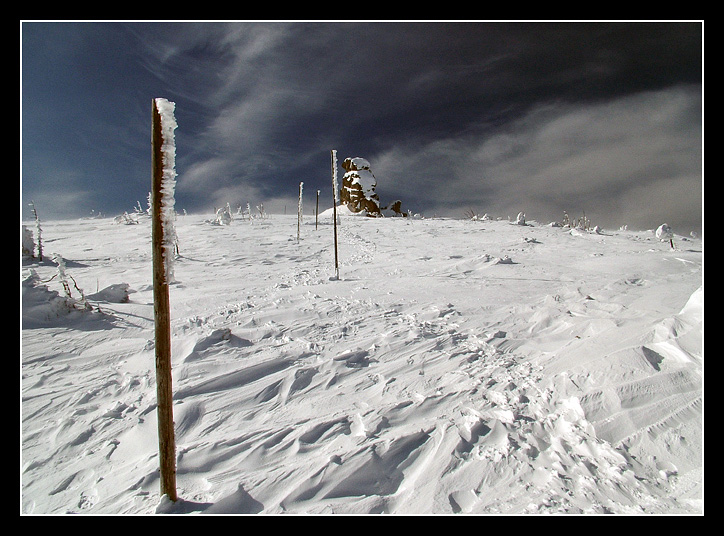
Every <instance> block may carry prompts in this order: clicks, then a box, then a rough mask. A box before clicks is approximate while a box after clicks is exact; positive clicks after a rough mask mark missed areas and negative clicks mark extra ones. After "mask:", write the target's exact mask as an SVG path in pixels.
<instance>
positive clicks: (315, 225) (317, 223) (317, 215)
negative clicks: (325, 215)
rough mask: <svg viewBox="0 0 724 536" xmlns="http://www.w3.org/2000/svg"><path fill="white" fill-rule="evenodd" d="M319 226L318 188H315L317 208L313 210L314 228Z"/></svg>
mask: <svg viewBox="0 0 724 536" xmlns="http://www.w3.org/2000/svg"><path fill="white" fill-rule="evenodd" d="M318 226H319V190H317V208H316V209H315V211H314V230H315V231H316V230H317V227H318Z"/></svg>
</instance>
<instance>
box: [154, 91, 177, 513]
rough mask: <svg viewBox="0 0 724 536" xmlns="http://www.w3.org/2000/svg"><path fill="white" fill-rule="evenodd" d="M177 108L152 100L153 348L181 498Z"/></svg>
mask: <svg viewBox="0 0 724 536" xmlns="http://www.w3.org/2000/svg"><path fill="white" fill-rule="evenodd" d="M174 108H175V104H174V103H172V102H169V101H167V100H165V99H154V101H153V121H152V125H153V126H152V130H151V146H152V147H151V149H152V150H151V163H152V168H153V177H152V184H151V186H152V187H151V191H152V197H151V200H152V202H153V204H152V212H151V219H152V231H151V245H152V248H153V313H154V324H155V348H154V349H155V354H156V396H157V404H156V409H157V413H158V448H159V472H160V477H161V478H160V483H161V495H166V496H167V497H168V498H169V499H170V500H171V501H174V502H175V501H176V500H177V494H176V438H175V434H174V424H173V391H172V387H171V379H172V378H171V308H170V304H169V287H168V285H169V281H171V280H172V279H173V265H172V263H173V255H174V246H175V242H176V232H175V230H174V224H173V222H174V217H175V212H174V204H175V202H174V189H175V186H176V171H175V163H176V145H175V142H174V134H173V131H174V130H175V129H176V126H177V125H176V119H175V118H174V114H173V112H174Z"/></svg>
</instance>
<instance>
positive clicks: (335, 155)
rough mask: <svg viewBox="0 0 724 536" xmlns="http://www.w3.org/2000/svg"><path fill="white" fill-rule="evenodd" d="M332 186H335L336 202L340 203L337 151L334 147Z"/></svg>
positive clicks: (336, 203)
mask: <svg viewBox="0 0 724 536" xmlns="http://www.w3.org/2000/svg"><path fill="white" fill-rule="evenodd" d="M332 188H334V204H335V205H338V204H339V185H338V184H337V151H335V150H334V149H332Z"/></svg>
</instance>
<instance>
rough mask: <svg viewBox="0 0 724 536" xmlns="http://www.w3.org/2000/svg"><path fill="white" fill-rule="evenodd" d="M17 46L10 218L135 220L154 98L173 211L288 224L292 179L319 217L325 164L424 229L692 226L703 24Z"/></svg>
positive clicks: (334, 29) (134, 32)
mask: <svg viewBox="0 0 724 536" xmlns="http://www.w3.org/2000/svg"><path fill="white" fill-rule="evenodd" d="M20 30H21V59H22V63H21V106H22V114H21V138H22V140H21V148H22V153H21V157H22V177H21V182H22V184H21V187H22V188H21V195H22V199H21V212H22V216H23V217H28V216H29V211H27V209H26V208H27V207H26V205H27V202H28V201H30V200H33V201H34V202H35V204H36V206H37V208H38V212H39V213H40V215H41V217H43V218H44V219H55V218H76V217H84V216H88V215H90V214H91V212H92V211H94V212H102V213H103V214H105V215H107V216H115V215H117V214H122V213H123V212H124V211H129V212H130V211H132V210H133V207H134V206H135V205H136V202H137V201H140V202H141V204H142V205H144V206H145V201H146V196H147V195H148V191H149V189H150V181H151V178H150V121H151V101H152V99H153V98H155V97H163V98H166V99H168V100H171V101H174V102H175V103H176V119H177V122H178V125H179V127H178V129H177V131H176V145H177V155H176V171H177V173H178V182H177V187H176V207H177V209H178V210H181V209H186V210H187V211H188V212H208V213H209V214H211V210H212V209H213V207H214V206H221V205H223V204H225V203H226V202H229V203H231V204H232V206H236V205H238V204H243V205H244V206H245V205H246V203H247V202H250V203H251V204H252V206H254V205H256V204H258V203H264V205H265V207H267V209H268V210H271V211H276V212H281V211H282V210H283V208H284V206H287V207H288V210H290V211H293V210H294V209H295V207H296V196H297V192H298V185H299V182H300V181H303V182H304V185H305V186H304V191H305V194H306V196H310V197H305V199H310V198H313V197H314V193H315V191H316V190H317V189H319V190H321V191H322V197H321V199H322V201H321V203H320V205H321V208H327V207H329V206H331V177H330V175H331V172H330V158H329V152H330V150H331V149H336V150H337V152H338V158H339V160H340V162H341V161H342V160H343V159H344V158H345V157H348V156H361V157H363V158H366V159H367V160H368V161H369V162H370V164H371V166H372V171H373V173H374V174H375V176H376V177H377V181H378V187H377V191H378V193H379V195H380V198H381V200H382V203H383V204H385V203H387V202H389V201H392V200H395V199H400V200H402V207H403V209H405V210H407V209H410V210H412V211H413V212H419V213H422V214H424V215H426V216H433V215H435V214H437V215H442V216H454V217H462V216H463V214H464V212H465V211H466V210H468V209H473V210H475V211H477V212H480V213H481V214H482V213H485V212H487V213H489V214H490V215H491V216H493V217H503V218H505V217H508V216H511V217H515V215H516V214H517V213H518V212H519V211H523V212H525V213H526V214H527V216H528V218H529V219H535V220H538V221H540V222H542V223H547V222H549V221H553V220H560V219H561V218H562V214H563V211H564V210H566V211H568V213H569V214H571V215H572V216H577V215H580V214H581V213H583V212H584V211H585V213H586V215H587V216H588V217H589V218H590V219H591V220H592V221H593V223H594V224H599V225H602V226H603V227H604V228H609V229H611V228H618V227H619V226H620V225H624V224H627V225H629V227H630V228H637V229H649V228H655V227H657V226H658V225H660V224H661V223H663V222H667V223H669V224H670V225H672V227H673V228H674V230H675V232H678V233H681V234H688V233H689V231H691V230H696V231H700V230H701V226H702V194H703V167H702V151H703V142H702V136H703V132H702V124H703V115H702V114H703V102H702V101H703V99H702V95H703V86H702V75H703V60H702V58H703V23H702V22H674V23H631V22H624V23H599V22H593V23H573V22H564V23H547V22H546V23H535V22H534V23H514V22H488V23H482V22H481V23H478V22H456V23H453V22H450V23H448V22H419V23H418V22H366V23H343V22H316V23H315V22H265V23H261V22H179V23H166V22H134V21H128V22H102V23H101V22H98V23H96V22H76V23H73V22H34V21H24V22H21V25H20ZM341 172H342V171H341V170H340V173H341ZM340 176H341V174H340ZM305 206H306V207H311V206H312V203H306V204H305ZM309 210H310V211H311V208H310V209H309Z"/></svg>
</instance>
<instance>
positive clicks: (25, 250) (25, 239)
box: [20, 225, 35, 258]
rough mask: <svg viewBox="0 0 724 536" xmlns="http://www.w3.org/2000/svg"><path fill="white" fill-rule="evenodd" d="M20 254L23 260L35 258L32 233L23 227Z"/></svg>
mask: <svg viewBox="0 0 724 536" xmlns="http://www.w3.org/2000/svg"><path fill="white" fill-rule="evenodd" d="M20 253H21V255H22V256H23V257H24V258H33V257H35V241H34V240H33V231H31V230H30V229H28V228H27V227H25V225H23V236H22V243H21V246H20Z"/></svg>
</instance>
